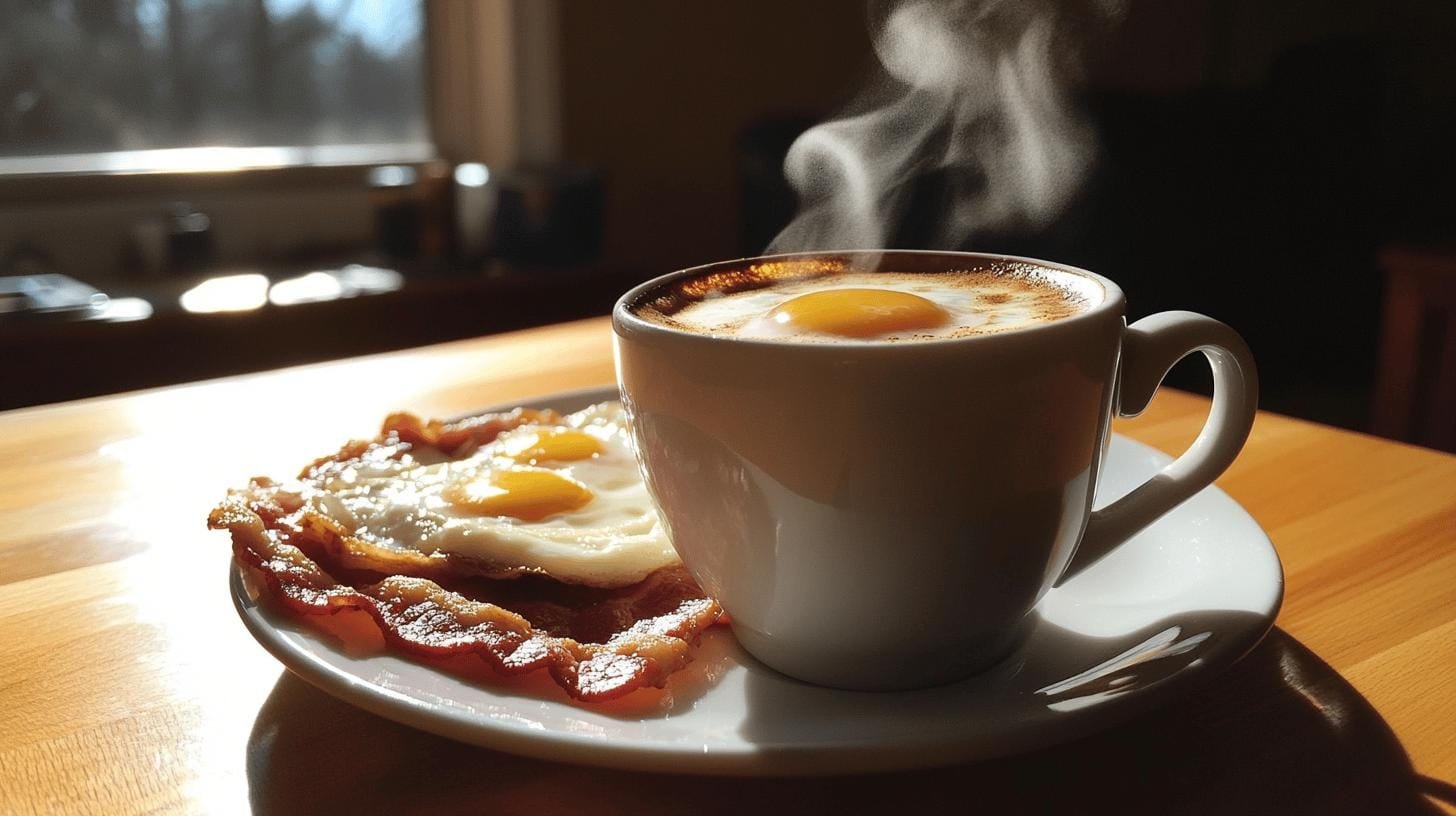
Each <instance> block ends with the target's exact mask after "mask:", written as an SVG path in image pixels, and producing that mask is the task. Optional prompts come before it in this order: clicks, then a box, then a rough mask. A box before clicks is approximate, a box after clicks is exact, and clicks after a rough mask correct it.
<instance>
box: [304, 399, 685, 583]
mask: <svg viewBox="0 0 1456 816" xmlns="http://www.w3.org/2000/svg"><path fill="white" fill-rule="evenodd" d="M562 425H563V426H564V427H568V428H572V429H576V430H580V431H582V432H584V433H587V434H590V435H591V436H593V437H596V438H597V439H598V440H600V441H601V443H602V447H603V451H602V452H601V453H600V454H597V455H594V456H593V457H592V458H590V459H582V460H576V461H570V462H550V461H547V462H541V463H539V464H538V465H537V466H538V467H545V468H549V469H551V470H555V471H557V472H559V473H560V474H561V475H563V476H566V477H568V478H571V479H575V480H576V481H578V482H580V483H582V484H584V485H585V486H586V487H587V488H588V489H590V490H591V491H592V493H593V494H594V497H593V498H592V500H591V501H589V502H587V503H586V504H585V505H584V506H582V507H580V508H578V509H576V510H571V511H567V512H562V513H557V514H555V515H552V516H548V517H547V518H544V519H542V520H540V521H524V520H521V519H516V518H511V517H508V516H484V515H480V514H477V513H472V512H470V511H469V510H466V509H462V508H459V507H457V506H455V505H453V504H451V503H450V502H449V501H447V500H446V499H445V498H444V496H443V495H442V493H443V492H444V490H445V488H446V487H447V486H449V485H451V484H452V483H456V482H459V481H468V480H471V479H474V478H479V477H485V476H488V475H489V473H490V472H491V471H493V470H496V469H500V468H506V467H512V466H516V465H518V464H519V463H517V462H515V461H514V460H511V459H509V458H508V457H505V456H504V452H503V447H504V446H505V445H506V444H507V443H508V442H509V439H510V436H511V434H512V433H528V432H529V431H528V430H525V429H522V430H520V431H516V432H507V433H506V434H502V436H501V437H500V438H499V439H497V440H496V441H494V442H492V443H490V444H488V445H485V446H482V447H481V448H480V449H479V450H477V451H476V452H475V453H473V454H471V455H470V456H468V457H466V458H464V459H458V460H451V461H444V462H437V463H429V464H426V463H422V462H420V461H417V460H414V459H412V458H409V457H406V458H405V459H404V460H402V461H380V462H366V463H361V464H358V465H355V466H353V467H350V468H348V469H345V470H343V471H342V472H341V473H339V474H338V475H337V476H334V477H332V478H329V479H328V480H327V481H325V482H323V483H321V484H319V485H317V489H316V490H314V491H311V494H310V496H309V501H310V502H313V503H314V505H315V507H316V509H318V510H319V511H320V512H323V513H326V514H327V515H329V516H331V517H333V518H335V519H337V520H338V521H340V522H342V523H344V524H346V525H348V526H350V527H352V528H353V530H354V533H353V534H354V535H355V536H358V537H359V538H362V539H365V540H368V541H370V542H373V543H375V544H380V545H383V546H388V547H393V548H398V549H405V550H415V551H418V552H423V553H426V554H432V553H436V552H444V553H452V554H457V555H462V556H468V557H472V558H478V559H481V560H484V561H488V562H491V563H493V564H497V565H502V566H518V567H525V568H529V569H533V570H540V571H543V572H545V573H547V574H549V575H551V576H552V577H554V578H556V579H557V580H560V581H564V582H567V583H577V584H588V585H591V586H601V587H615V586H626V585H629V584H633V583H636V582H637V581H640V580H642V579H643V578H645V577H646V576H647V575H648V574H650V573H652V572H653V571H655V570H657V569H660V568H662V567H665V566H670V565H673V564H677V563H679V559H678V556H677V553H676V552H674V551H673V549H672V545H671V543H670V542H669V541H668V538H667V535H666V534H665V533H664V531H663V528H662V523H661V521H660V520H659V518H658V515H657V510H656V507H655V506H654V505H653V503H652V500H651V499H650V498H649V497H648V494H647V488H646V487H645V486H644V485H643V483H642V478H641V475H640V473H639V471H638V469H637V462H636V458H635V457H634V456H633V454H632V447H631V441H630V438H629V432H628V429H627V421H626V415H625V413H624V412H623V410H622V406H621V404H620V403H617V402H605V403H601V404H598V405H594V406H592V407H590V408H587V409H585V410H582V411H578V412H577V413H575V414H571V415H570V416H568V417H567V418H566V420H565V422H563V423H562Z"/></svg>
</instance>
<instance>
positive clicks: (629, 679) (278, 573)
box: [208, 411, 721, 701]
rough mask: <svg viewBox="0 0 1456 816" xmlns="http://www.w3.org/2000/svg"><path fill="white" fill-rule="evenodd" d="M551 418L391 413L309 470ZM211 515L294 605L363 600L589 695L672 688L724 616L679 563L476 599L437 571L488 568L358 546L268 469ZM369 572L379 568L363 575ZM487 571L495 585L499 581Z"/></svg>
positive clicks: (429, 645) (370, 608) (418, 639)
mask: <svg viewBox="0 0 1456 816" xmlns="http://www.w3.org/2000/svg"><path fill="white" fill-rule="evenodd" d="M401 417H405V418H404V419H401ZM550 420H551V417H549V416H547V415H543V414H542V413H538V412H527V413H522V412H519V411H517V412H512V413H511V414H498V415H491V416H490V417H485V418H481V419H479V420H475V421H472V422H470V423H468V424H465V425H464V427H461V424H460V423H456V424H452V425H445V424H441V423H435V422H432V423H428V424H426V423H421V422H419V420H417V419H415V418H414V417H410V416H409V415H398V414H397V415H392V416H391V417H390V418H389V419H388V420H386V423H385V429H384V432H383V433H381V436H380V438H379V439H377V440H375V441H374V442H367V443H350V445H348V446H345V448H344V449H343V450H341V451H340V452H339V454H336V455H335V456H333V457H328V458H326V459H321V460H319V461H317V462H315V463H314V464H313V465H311V466H310V467H309V469H307V470H305V476H306V477H307V476H309V475H313V474H317V473H318V471H319V469H320V468H329V467H337V466H341V465H343V464H344V463H347V462H348V461H351V460H353V459H356V458H359V457H362V456H366V455H402V453H403V452H405V451H408V450H409V449H410V448H412V447H416V446H430V447H436V448H437V449H444V450H446V451H447V452H448V453H450V454H451V455H466V454H468V452H469V451H470V450H473V449H474V447H475V446H477V445H479V444H483V443H485V442H488V441H490V440H491V439H493V438H494V436H495V435H496V434H499V433H501V432H502V431H504V430H508V429H509V428H512V427H516V426H517V425H520V424H524V423H526V422H541V421H550ZM462 452H463V453H462ZM208 526H209V527H211V528H213V529H225V530H228V531H229V533H231V535H232V543H233V554H234V557H235V558H236V559H237V560H238V562H239V563H240V564H243V565H245V566H247V567H249V568H251V569H253V570H254V571H255V572H256V573H257V574H258V575H259V576H260V577H261V578H262V579H263V583H264V585H265V586H266V587H267V589H268V591H269V594H270V595H271V596H272V597H273V598H275V599H277V600H278V601H279V602H280V604H281V606H282V607H283V608H284V609H285V610H286V611H288V612H290V613H292V614H294V615H299V616H309V615H332V614H335V613H337V612H340V611H343V610H347V609H354V610H359V611H362V612H365V613H367V614H368V615H369V616H370V617H371V618H372V619H373V620H374V622H375V624H376V625H377V626H378V627H379V630H380V632H381V633H382V634H383V636H384V639H385V642H386V643H387V644H389V645H390V646H391V647H392V648H394V649H396V650H398V651H400V652H402V653H405V654H410V655H415V656H419V657H423V658H442V657H448V656H452V655H460V654H473V655H476V656H478V657H480V658H481V659H482V660H484V661H485V662H486V663H487V664H488V665H490V666H491V667H492V668H494V669H495V670H496V671H497V672H500V673H501V674H507V675H514V674H522V673H525V672H530V671H535V670H538V669H543V668H544V669H546V670H548V671H549V672H550V675H551V677H552V678H553V679H554V680H555V681H556V683H557V684H558V685H560V686H561V687H562V688H563V689H564V690H565V691H566V692H567V693H568V694H570V695H571V696H572V697H574V698H576V699H578V700H582V701H597V700H608V699H612V698H615V697H620V696H622V695H625V694H628V693H630V692H632V691H634V690H636V689H639V688H644V687H648V686H657V687H660V686H662V685H663V684H664V683H665V682H666V681H667V678H668V677H669V676H670V675H671V674H672V673H673V672H674V671H676V670H678V669H680V668H682V667H683V666H684V665H686V664H687V663H688V661H689V660H690V659H691V656H692V655H691V651H692V645H693V644H694V643H695V642H696V641H697V639H698V637H699V636H700V635H701V634H702V632H703V631H704V630H705V629H707V628H708V627H709V626H712V625H713V624H714V623H715V622H716V621H717V620H718V619H719V616H720V615H721V609H720V608H719V606H718V604H717V602H716V601H714V600H712V599H711V598H708V597H706V596H705V595H704V594H703V591H702V590H701V589H699V588H698V586H697V584H696V583H694V581H693V580H692V578H691V577H689V576H688V574H687V572H686V571H685V570H683V569H682V568H681V567H669V568H665V569H661V570H658V571H657V572H655V573H653V574H652V575H650V576H648V577H647V578H646V579H645V580H643V581H641V582H640V583H638V584H635V585H633V586H631V587H626V588H623V589H619V590H593V589H590V588H581V587H567V586H564V585H554V586H551V585H552V584H554V583H555V582H546V581H545V579H536V580H538V581H542V582H543V584H542V586H541V587H539V589H540V590H541V591H540V592H539V593H538V596H537V597H531V595H530V588H527V589H525V590H520V591H517V592H515V593H514V597H513V598H511V600H509V601H503V602H501V603H493V602H489V601H482V600H478V599H475V598H472V597H469V596H468V595H467V594H466V593H465V592H462V591H460V590H458V589H456V588H447V587H445V586H441V584H440V583H437V580H443V581H446V582H447V583H448V582H450V580H451V579H460V578H463V577H465V576H468V575H470V574H479V573H480V572H481V571H483V570H480V569H471V568H469V567H468V565H462V564H457V563H453V562H452V561H451V560H450V559H448V558H436V557H432V556H425V555H422V554H400V553H396V552H394V551H386V550H385V548H377V549H378V550H379V551H378V552H374V551H364V550H361V549H360V545H362V544H363V543H364V542H359V541H358V540H357V539H354V538H353V537H351V536H349V535H347V532H348V531H347V530H344V529H343V528H341V527H340V525H338V524H337V522H334V521H333V520H332V519H328V518H327V517H324V516H321V515H319V514H317V513H313V512H310V511H308V510H305V509H303V508H302V507H301V502H300V501H299V499H298V496H297V494H295V493H292V492H290V491H288V490H285V489H282V488H281V487H280V486H278V485H276V484H274V483H273V482H271V481H270V480H267V479H255V480H253V483H252V484H251V485H250V486H249V488H248V489H246V490H242V491H235V492H234V493H233V494H232V495H230V496H229V498H228V499H227V500H226V501H224V502H223V504H221V505H220V506H218V507H217V508H216V509H214V510H213V511H212V513H211V515H209V517H208ZM320 561H322V562H324V563H320ZM360 570H362V571H365V572H367V573H370V574H372V575H373V576H374V577H380V576H382V578H381V580H359V579H358V577H357V575H358V571H360ZM336 575H340V576H344V575H352V576H353V577H352V578H351V579H348V580H340V579H339V578H336ZM425 576H428V577H425ZM432 578H434V579H437V580H431V579H432ZM474 580H477V581H479V580H482V579H474ZM488 583H491V584H492V585H493V586H495V587H496V588H497V589H498V588H499V586H501V585H502V583H501V582H499V581H494V582H488ZM523 593H524V594H523ZM502 604H507V605H509V606H512V607H514V609H511V608H507V606H506V605H502Z"/></svg>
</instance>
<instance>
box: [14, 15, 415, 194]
mask: <svg viewBox="0 0 1456 816" xmlns="http://www.w3.org/2000/svg"><path fill="white" fill-rule="evenodd" d="M3 7H4V8H5V9H6V11H5V24H4V25H3V26H0V174H3V173H51V172H58V171H60V172H66V171H70V172H90V171H114V170H189V169H208V168H219V169H220V168H224V167H226V168H227V169H236V168H239V167H249V166H278V165H292V164H334V163H363V162H370V161H398V160H419V159H423V158H428V157H429V156H430V155H431V153H432V148H431V145H430V138H429V136H430V134H429V128H428V122H427V116H426V105H425V89H426V77H425V73H426V71H425V59H424V42H423V41H424V36H423V28H424V11H423V8H422V7H421V3H420V2H419V0H30V1H29V2H27V0H19V1H18V2H6V3H4V4H3Z"/></svg>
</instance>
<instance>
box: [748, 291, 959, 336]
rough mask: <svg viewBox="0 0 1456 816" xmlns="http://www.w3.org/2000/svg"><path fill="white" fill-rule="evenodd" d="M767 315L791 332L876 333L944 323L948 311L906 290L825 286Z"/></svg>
mask: <svg viewBox="0 0 1456 816" xmlns="http://www.w3.org/2000/svg"><path fill="white" fill-rule="evenodd" d="M768 319H769V321H770V322H772V323H773V324H775V325H777V326H779V327H781V328H783V329H785V330H788V331H793V332H813V333H815V334H832V335H836V336H838V337H876V336H879V335H884V334H894V333H896V332H907V331H915V330H918V329H933V328H936V327H938V326H943V325H945V324H946V323H947V322H948V321H949V320H950V313H949V312H947V311H946V310H944V309H942V308H941V307H940V306H938V305H936V304H935V302H934V301H930V300H926V299H925V298H923V297H920V296H918V295H912V294H910V293H909V292H898V291H895V290H893V289H824V290H822V291H818V292H810V293H809V294H807V295H799V296H798V297H796V298H790V299H788V300H786V301H784V302H783V303H780V304H779V305H778V306H775V307H774V308H773V310H772V311H770V312H769V313H768Z"/></svg>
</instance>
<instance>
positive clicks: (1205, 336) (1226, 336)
mask: <svg viewBox="0 0 1456 816" xmlns="http://www.w3.org/2000/svg"><path fill="white" fill-rule="evenodd" d="M1195 351H1201V352H1203V356H1205V357H1207V358H1208V364H1209V365H1210V366H1211V367H1212V368H1213V407H1212V408H1211V409H1210V410H1209V412H1208V419H1207V420H1206V421H1205V422H1204V424H1203V430H1202V431H1201V432H1200V433H1199V434H1198V438H1197V439H1195V440H1194V441H1193V444H1192V445H1190V446H1189V448H1188V450H1186V451H1184V452H1183V455H1182V456H1179V457H1178V458H1177V459H1175V460H1173V461H1172V462H1171V463H1169V464H1168V466H1167V467H1165V468H1163V469H1162V471H1161V472H1159V473H1158V474H1157V475H1156V476H1154V477H1153V478H1151V479H1149V480H1148V481H1146V482H1144V483H1142V484H1141V485H1139V486H1138V487H1137V488H1135V489H1134V490H1133V491H1132V492H1131V493H1128V494H1127V495H1126V496H1123V497H1122V498H1120V499H1118V500H1117V501H1115V502H1113V503H1112V504H1109V505H1108V506H1106V507H1104V508H1102V509H1101V510H1096V511H1093V513H1092V516H1091V518H1090V519H1089V520H1088V522H1087V529H1086V531H1085V532H1084V533H1083V535H1082V541H1081V543H1080V544H1079V545H1078V546H1077V551H1076V552H1075V553H1073V555H1072V560H1071V561H1070V562H1069V563H1068V564H1067V567H1066V569H1064V570H1062V574H1061V576H1060V577H1058V578H1057V581H1056V585H1057V586H1060V585H1061V584H1063V583H1065V582H1066V581H1067V579H1069V578H1071V577H1073V576H1075V575H1077V574H1078V573H1080V572H1081V571H1082V570H1084V569H1086V568H1087V567H1090V566H1091V565H1093V564H1095V563H1097V561H1099V560H1101V559H1102V557H1103V556H1106V555H1107V554H1108V553H1110V552H1112V551H1113V550H1114V549H1116V548H1117V547H1118V546H1119V545H1121V544H1122V543H1123V542H1125V541H1127V540H1128V539H1129V538H1131V537H1132V536H1133V535H1135V534H1136V533H1137V532H1138V531H1140V530H1142V529H1143V528H1144V527H1146V526H1148V525H1149V524H1152V523H1153V522H1154V521H1157V520H1158V519H1159V518H1161V517H1162V516H1163V514H1164V513H1167V512H1168V511H1169V510H1172V509H1173V508H1174V507H1177V506H1178V505H1179V504H1182V503H1183V502H1184V501H1186V500H1188V499H1189V498H1190V497H1192V496H1193V494H1195V493H1197V492H1198V491H1200V490H1202V489H1203V488H1205V487H1207V486H1208V485H1209V484H1211V483H1212V482H1213V480H1214V479H1216V478H1218V477H1219V475H1220V474H1222V473H1223V472H1224V470H1226V469H1227V468H1228V466H1229V465H1230V464H1232V463H1233V461H1234V457H1236V456H1238V454H1239V450H1240V449H1241V448H1243V446H1244V440H1246V439H1248V438H1249V430H1250V429H1251V428H1252V427H1253V425H1254V412H1255V411H1256V409H1257V407H1258V401H1259V380H1258V373H1257V371H1256V370H1255V368H1254V358H1253V356H1252V355H1251V354H1250V353H1249V347H1248V344H1246V343H1245V342H1244V339H1243V338H1242V337H1240V336H1239V335H1238V334H1237V333H1236V332H1234V330H1233V329H1231V328H1229V327H1228V326H1226V325H1224V324H1223V323H1220V322H1219V321H1217V320H1214V319H1213V318H1211V317H1204V316H1203V315H1201V314H1196V313H1194V312H1160V313H1158V314H1155V315H1149V316H1148V317H1145V318H1143V319H1142V320H1139V321H1138V322H1136V323H1134V324H1132V325H1131V326H1128V327H1127V330H1126V331H1125V332H1124V334H1123V341H1122V361H1121V374H1120V380H1119V384H1118V392H1117V396H1116V397H1115V398H1114V399H1115V402H1116V407H1117V414H1118V416H1125V417H1134V416H1137V415H1138V414H1141V413H1142V412H1143V409H1145V408H1147V407H1148V402H1149V401H1151V400H1152V398H1153V392H1155V391H1157V390H1158V386H1160V385H1162V383H1163V377H1164V376H1166V375H1167V373H1168V370H1169V369H1171V368H1172V367H1173V365H1174V364H1175V363H1177V362H1178V361H1179V360H1181V359H1183V358H1184V357H1186V356H1188V355H1189V354H1192V353H1193V352H1195Z"/></svg>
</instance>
